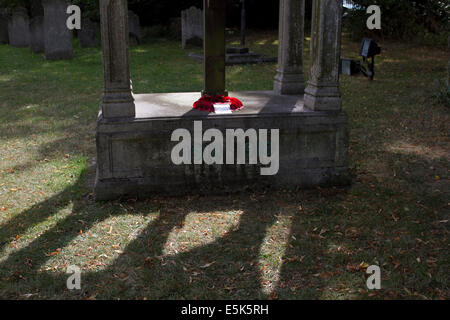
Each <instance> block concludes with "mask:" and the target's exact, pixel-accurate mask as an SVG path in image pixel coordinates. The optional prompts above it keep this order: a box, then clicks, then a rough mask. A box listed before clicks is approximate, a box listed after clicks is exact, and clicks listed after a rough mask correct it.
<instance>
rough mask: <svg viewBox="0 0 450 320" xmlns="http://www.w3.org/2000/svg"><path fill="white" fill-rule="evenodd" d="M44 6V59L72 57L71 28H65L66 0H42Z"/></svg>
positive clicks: (67, 3) (66, 15)
mask: <svg viewBox="0 0 450 320" xmlns="http://www.w3.org/2000/svg"><path fill="white" fill-rule="evenodd" d="M42 5H43V7H44V42H45V59H47V60H60V59H72V57H73V46H72V38H73V33H72V30H69V29H68V28H67V24H66V22H67V18H68V17H69V16H68V14H67V7H68V6H69V5H70V1H68V0H42Z"/></svg>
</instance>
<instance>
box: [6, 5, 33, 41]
mask: <svg viewBox="0 0 450 320" xmlns="http://www.w3.org/2000/svg"><path fill="white" fill-rule="evenodd" d="M29 24H30V19H29V17H28V12H27V9H25V8H21V7H18V8H15V9H14V10H13V11H12V14H11V17H10V19H9V23H8V36H9V44H10V45H11V46H12V47H17V48H20V47H22V48H23V47H28V46H29V44H30V26H29Z"/></svg>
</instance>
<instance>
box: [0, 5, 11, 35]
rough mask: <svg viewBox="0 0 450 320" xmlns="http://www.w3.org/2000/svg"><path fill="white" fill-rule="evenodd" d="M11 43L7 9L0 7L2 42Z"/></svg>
mask: <svg viewBox="0 0 450 320" xmlns="http://www.w3.org/2000/svg"><path fill="white" fill-rule="evenodd" d="M6 43H9V36H8V14H7V11H6V9H3V8H0V44H6Z"/></svg>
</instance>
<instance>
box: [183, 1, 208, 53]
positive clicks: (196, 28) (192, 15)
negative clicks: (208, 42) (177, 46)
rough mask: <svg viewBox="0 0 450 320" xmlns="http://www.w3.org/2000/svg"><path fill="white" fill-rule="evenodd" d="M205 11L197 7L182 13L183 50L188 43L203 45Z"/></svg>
mask: <svg viewBox="0 0 450 320" xmlns="http://www.w3.org/2000/svg"><path fill="white" fill-rule="evenodd" d="M203 30H204V22H203V11H202V10H201V9H198V8H196V7H190V8H189V9H187V10H184V11H181V45H182V47H183V49H184V48H185V47H186V44H187V43H192V44H198V45H200V46H201V45H202V44H203V42H202V41H203V36H204V34H203Z"/></svg>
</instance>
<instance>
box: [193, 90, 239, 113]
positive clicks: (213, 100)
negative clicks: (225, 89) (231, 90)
mask: <svg viewBox="0 0 450 320" xmlns="http://www.w3.org/2000/svg"><path fill="white" fill-rule="evenodd" d="M214 104H230V109H231V111H236V110H240V109H242V108H243V107H244V106H243V104H242V102H241V101H240V100H239V99H236V98H232V97H227V96H223V95H217V96H210V95H207V94H205V95H204V96H202V97H201V98H200V99H199V100H197V101H196V102H194V105H193V108H194V109H197V110H202V111H208V112H214V111H215V110H214Z"/></svg>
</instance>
